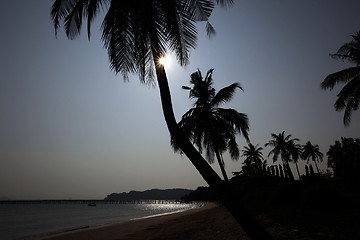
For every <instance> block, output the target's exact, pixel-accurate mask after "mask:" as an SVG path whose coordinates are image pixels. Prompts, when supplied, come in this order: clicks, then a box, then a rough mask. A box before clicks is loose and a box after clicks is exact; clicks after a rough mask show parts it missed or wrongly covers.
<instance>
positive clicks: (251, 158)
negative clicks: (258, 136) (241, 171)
mask: <svg viewBox="0 0 360 240" xmlns="http://www.w3.org/2000/svg"><path fill="white" fill-rule="evenodd" d="M262 150H263V148H262V147H259V144H256V145H253V144H252V143H250V142H249V143H248V146H244V150H242V155H241V156H243V157H245V160H244V166H246V169H248V170H249V172H250V173H254V174H255V175H261V173H262V171H263V169H264V166H263V164H264V163H263V160H264V157H263V154H262V152H261V151H262Z"/></svg>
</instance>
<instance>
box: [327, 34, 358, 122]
mask: <svg viewBox="0 0 360 240" xmlns="http://www.w3.org/2000/svg"><path fill="white" fill-rule="evenodd" d="M352 38H353V40H352V41H351V42H349V43H345V44H344V45H343V46H341V47H340V48H339V50H338V51H337V53H335V54H331V55H330V56H331V57H333V58H335V59H340V60H343V61H348V62H350V63H352V64H354V65H355V67H350V68H346V69H344V70H341V71H338V72H335V73H332V74H330V75H328V76H327V77H326V78H325V80H324V81H323V82H322V83H321V88H322V89H324V90H326V89H329V90H330V91H331V90H333V88H334V86H335V85H337V84H339V83H345V86H344V87H343V88H342V89H341V91H340V92H339V93H338V95H337V97H338V99H337V100H336V102H335V104H334V107H335V109H336V111H341V110H344V118H343V122H344V125H345V126H349V125H350V121H351V114H352V112H353V111H356V110H358V109H359V104H360V31H358V32H356V33H355V35H352Z"/></svg>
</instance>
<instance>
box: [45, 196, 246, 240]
mask: <svg viewBox="0 0 360 240" xmlns="http://www.w3.org/2000/svg"><path fill="white" fill-rule="evenodd" d="M41 239H42V240H45V239H46V240H155V239H157V240H165V239H167V240H180V239H181V240H183V239H186V240H190V239H193V240H205V239H206V240H215V239H216V240H237V239H241V240H248V239H249V238H248V237H247V236H246V234H245V233H244V231H243V230H242V228H241V227H240V226H239V225H238V224H237V223H236V222H235V220H234V219H233V218H232V216H231V215H230V213H229V212H228V211H227V210H226V209H225V208H224V207H221V206H218V205H216V204H213V203H209V204H206V206H203V207H200V208H196V209H191V210H188V211H184V212H179V213H174V214H168V215H162V216H155V217H149V218H143V219H136V220H131V221H127V222H123V223H119V224H113V225H109V226H103V227H98V228H90V229H82V230H76V231H70V232H66V233H61V234H58V235H53V236H47V237H43V238H41Z"/></svg>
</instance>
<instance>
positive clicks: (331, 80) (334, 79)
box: [320, 67, 360, 90]
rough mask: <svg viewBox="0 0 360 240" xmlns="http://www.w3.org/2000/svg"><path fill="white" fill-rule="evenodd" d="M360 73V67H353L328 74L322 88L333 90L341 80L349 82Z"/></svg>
mask: <svg viewBox="0 0 360 240" xmlns="http://www.w3.org/2000/svg"><path fill="white" fill-rule="evenodd" d="M359 75H360V67H351V68H347V69H344V70H341V71H339V72H335V73H332V74H330V75H328V76H327V77H326V78H325V79H324V81H323V82H322V83H321V85H320V87H321V88H322V89H324V90H325V89H330V90H332V89H333V88H334V86H335V85H336V84H338V83H341V82H348V81H349V80H350V79H352V78H354V77H356V76H359Z"/></svg>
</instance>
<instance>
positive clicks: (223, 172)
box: [215, 151, 229, 184]
mask: <svg viewBox="0 0 360 240" xmlns="http://www.w3.org/2000/svg"><path fill="white" fill-rule="evenodd" d="M215 154H216V158H217V160H218V163H219V166H220V169H221V173H222V175H223V177H224V181H225V182H226V184H228V183H229V178H228V176H227V174H226V171H225V166H224V161H223V158H222V156H221V154H220V153H219V151H215Z"/></svg>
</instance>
